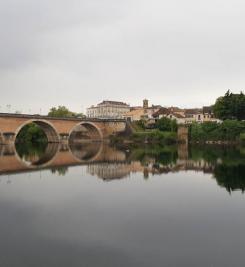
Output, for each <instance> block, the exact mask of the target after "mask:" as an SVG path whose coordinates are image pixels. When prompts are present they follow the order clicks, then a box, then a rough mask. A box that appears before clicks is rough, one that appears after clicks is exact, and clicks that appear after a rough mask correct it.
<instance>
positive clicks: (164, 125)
mask: <svg viewBox="0 0 245 267" xmlns="http://www.w3.org/2000/svg"><path fill="white" fill-rule="evenodd" d="M156 128H157V129H159V130H160V131H163V132H165V131H167V132H176V131H177V128H178V126H177V122H176V120H171V119H168V118H166V117H162V118H161V119H159V120H158V121H157V123H156Z"/></svg>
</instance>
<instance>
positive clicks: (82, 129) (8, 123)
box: [0, 113, 126, 144]
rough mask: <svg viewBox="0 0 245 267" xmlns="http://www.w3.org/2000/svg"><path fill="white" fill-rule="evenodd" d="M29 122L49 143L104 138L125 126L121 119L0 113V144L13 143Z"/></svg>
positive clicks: (122, 129)
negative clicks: (41, 131)
mask: <svg viewBox="0 0 245 267" xmlns="http://www.w3.org/2000/svg"><path fill="white" fill-rule="evenodd" d="M30 123H35V124H37V125H38V126H39V127H40V128H41V129H42V130H43V131H44V132H45V134H46V136H47V139H48V142H49V143H59V142H67V141H71V140H75V139H77V140H78V139H81V140H82V139H84V140H105V139H108V138H109V136H110V135H113V134H116V133H119V132H123V131H124V130H125V128H126V122H125V120H123V119H84V118H55V117H47V116H40V115H23V114H9V113H0V144H13V143H15V141H16V137H17V136H18V133H19V132H20V131H21V129H22V128H23V127H24V126H25V125H28V124H30Z"/></svg>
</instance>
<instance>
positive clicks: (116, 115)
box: [87, 100, 130, 119]
mask: <svg viewBox="0 0 245 267" xmlns="http://www.w3.org/2000/svg"><path fill="white" fill-rule="evenodd" d="M129 111H130V106H129V105H128V104H126V103H123V102H118V101H108V100H105V101H103V102H101V103H99V104H98V105H97V106H91V107H89V108H88V109H87V117H88V118H101V119H122V118H123V116H124V114H126V113H127V112H129Z"/></svg>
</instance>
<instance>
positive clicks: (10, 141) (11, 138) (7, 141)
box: [0, 132, 15, 145]
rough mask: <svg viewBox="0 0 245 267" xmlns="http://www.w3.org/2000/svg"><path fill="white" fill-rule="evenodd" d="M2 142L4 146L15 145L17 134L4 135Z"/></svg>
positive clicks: (0, 140)
mask: <svg viewBox="0 0 245 267" xmlns="http://www.w3.org/2000/svg"><path fill="white" fill-rule="evenodd" d="M0 142H2V144H3V145H14V143H15V133H12V132H9V133H3V134H2V137H1V138H0Z"/></svg>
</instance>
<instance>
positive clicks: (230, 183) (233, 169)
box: [214, 163, 245, 192]
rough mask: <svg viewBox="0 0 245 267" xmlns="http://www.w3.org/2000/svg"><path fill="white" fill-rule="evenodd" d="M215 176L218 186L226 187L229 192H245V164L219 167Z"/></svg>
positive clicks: (215, 171)
mask: <svg viewBox="0 0 245 267" xmlns="http://www.w3.org/2000/svg"><path fill="white" fill-rule="evenodd" d="M214 176H215V178H216V180H217V183H218V185H220V186H222V187H225V188H226V190H227V191H228V192H231V191H235V190H238V189H240V190H241V191H242V192H244V191H245V163H244V164H241V163H239V164H237V165H236V164H233V165H228V164H221V165H217V166H216V167H215V170H214Z"/></svg>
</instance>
